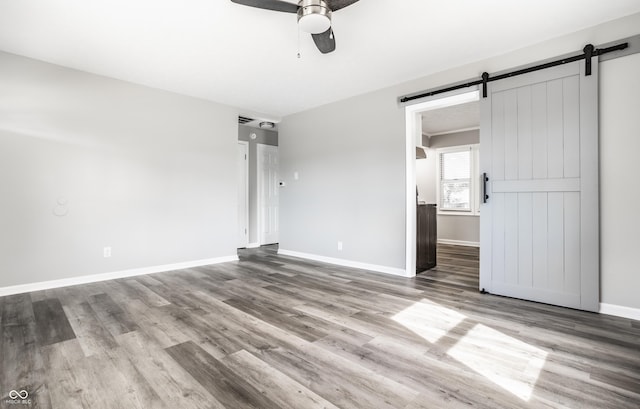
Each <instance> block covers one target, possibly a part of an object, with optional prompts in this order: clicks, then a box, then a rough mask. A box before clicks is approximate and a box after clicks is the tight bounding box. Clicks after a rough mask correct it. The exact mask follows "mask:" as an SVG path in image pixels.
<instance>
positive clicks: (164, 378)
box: [0, 245, 640, 409]
mask: <svg viewBox="0 0 640 409" xmlns="http://www.w3.org/2000/svg"><path fill="white" fill-rule="evenodd" d="M437 257H438V266H437V267H436V268H435V269H432V270H429V271H426V272H424V273H421V274H419V275H418V276H416V277H414V278H403V277H398V276H392V275H385V274H380V273H373V272H369V271H365V270H361V269H355V268H345V267H341V266H336V265H328V264H323V263H320V262H316V261H310V260H303V259H299V258H295V257H289V256H282V255H278V254H277V247H275V246H265V247H261V248H258V249H248V250H241V251H240V252H239V259H240V261H237V262H231V263H224V264H217V265H214V266H205V267H196V268H190V269H185V270H179V271H170V272H164V273H158V274H154V275H150V276H139V277H136V278H126V279H120V280H114V281H104V282H97V283H92V284H86V285H79V286H73V287H63V288H56V289H50V290H44V291H38V292H34V293H30V294H21V295H16V296H9V297H0V331H1V333H0V362H1V365H0V395H4V396H0V398H6V397H7V396H6V395H7V394H8V392H7V391H10V390H12V389H16V388H25V390H29V393H30V397H33V402H32V406H31V407H41V408H54V409H67V408H91V409H93V408H105V409H106V408H109V409H111V408H154V409H155V408H158V409H165V408H167V409H169V408H176V407H179V408H187V409H189V408H212V407H213V408H234V409H235V408H243V407H254V408H257V407H260V408H263V407H264V408H276V407H277V408H306V407H311V408H316V407H327V408H333V407H340V408H367V409H369V408H407V409H420V408H450V407H451V408H461V407H465V408H467V407H470V408H485V409H489V408H491V409H494V408H534V409H537V408H570V409H575V408H581V409H582V408H585V409H596V408H597V409H608V408H613V409H619V408H622V409H626V408H630V409H631V408H633V409H636V408H638V407H640V390H639V389H640V349H639V346H638V345H639V343H638V340H639V339H640V324H638V322H637V321H633V320H628V319H624V318H620V317H611V316H606V315H600V314H594V313H587V312H582V311H576V310H571V309H566V308H560V307H554V306H550V305H546V304H540V303H533V302H528V301H522V300H516V299H511V298H507V297H499V296H492V295H487V294H480V293H479V292H478V262H479V257H478V249H477V248H467V247H461V246H451V245H439V246H438V252H437ZM65 323H66V324H65ZM67 338H68V339H67ZM0 406H1V402H0Z"/></svg>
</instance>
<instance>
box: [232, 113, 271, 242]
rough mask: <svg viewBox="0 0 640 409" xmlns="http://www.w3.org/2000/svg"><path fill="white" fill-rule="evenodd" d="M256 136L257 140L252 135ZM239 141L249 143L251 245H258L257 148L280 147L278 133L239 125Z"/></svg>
mask: <svg viewBox="0 0 640 409" xmlns="http://www.w3.org/2000/svg"><path fill="white" fill-rule="evenodd" d="M252 133H255V134H256V139H251V138H250V135H251V134H252ZM238 140H239V141H246V142H249V244H256V243H258V152H257V148H256V146H257V145H258V144H259V143H261V144H263V145H273V146H278V132H276V131H271V130H268V129H258V128H252V127H250V126H246V125H239V127H238Z"/></svg>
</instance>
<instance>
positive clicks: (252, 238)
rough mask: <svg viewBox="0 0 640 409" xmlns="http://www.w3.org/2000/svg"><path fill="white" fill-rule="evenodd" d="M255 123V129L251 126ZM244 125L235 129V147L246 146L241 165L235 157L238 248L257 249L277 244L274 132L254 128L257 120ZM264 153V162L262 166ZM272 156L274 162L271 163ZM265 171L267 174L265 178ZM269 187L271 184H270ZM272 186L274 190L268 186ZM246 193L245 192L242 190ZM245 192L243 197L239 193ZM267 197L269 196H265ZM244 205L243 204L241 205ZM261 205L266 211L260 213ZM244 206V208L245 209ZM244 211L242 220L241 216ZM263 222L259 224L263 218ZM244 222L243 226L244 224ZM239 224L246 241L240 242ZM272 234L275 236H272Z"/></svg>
mask: <svg viewBox="0 0 640 409" xmlns="http://www.w3.org/2000/svg"><path fill="white" fill-rule="evenodd" d="M254 122H256V126H252V124H253V123H254ZM254 122H250V123H248V124H246V125H245V124H242V123H240V124H239V125H238V144H239V145H238V146H239V149H243V148H241V146H246V149H247V152H246V162H245V163H242V160H243V158H244V156H242V155H243V154H242V153H241V152H240V151H239V153H238V174H239V176H238V236H239V238H238V248H239V249H243V248H248V249H251V248H258V247H260V246H266V245H273V244H274V243H277V242H278V240H277V239H278V237H277V232H278V213H279V210H278V202H277V199H278V197H277V195H278V193H279V191H278V186H277V183H278V163H277V150H278V131H277V128H274V129H262V128H260V127H259V126H258V124H257V120H254ZM265 152H267V160H266V164H265V157H264V155H265ZM274 152H275V159H274V156H273V155H274ZM243 166H246V169H247V176H248V177H247V185H246V188H245V186H244V184H243V182H242V179H241V177H240V175H241V174H242V172H243ZM265 169H266V170H267V173H266V176H264V175H265ZM270 183H271V184H270ZM273 184H275V186H272V185H273ZM245 189H246V190H245ZM245 191H246V195H243V192H245ZM269 193H270V194H271V195H269ZM263 194H267V197H268V198H269V200H267V201H265V200H263V199H262V196H263ZM245 201H246V204H245ZM265 205H266V206H267V211H266V212H265V211H264V207H265ZM245 206H246V207H245ZM243 209H246V219H245V218H244V217H243V215H242V211H243ZM265 217H266V218H267V220H266V221H264V222H263V219H264V218H265ZM245 220H246V222H243V221H245ZM243 223H246V239H244V240H241V239H243V238H242V236H241V233H243V232H244V231H245V230H244V227H243ZM265 225H266V226H267V227H268V229H269V233H270V234H268V235H267V236H266V237H265V234H264V229H263V227H261V226H265ZM274 233H275V235H274Z"/></svg>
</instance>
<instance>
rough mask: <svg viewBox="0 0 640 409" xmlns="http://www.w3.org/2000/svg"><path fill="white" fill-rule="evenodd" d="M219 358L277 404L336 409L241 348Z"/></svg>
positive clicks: (285, 408) (287, 408) (293, 408)
mask: <svg viewBox="0 0 640 409" xmlns="http://www.w3.org/2000/svg"><path fill="white" fill-rule="evenodd" d="M223 362H225V363H226V364H227V366H229V368H231V369H232V370H233V371H234V372H235V373H237V374H238V375H239V376H241V377H242V378H243V379H246V380H247V381H248V382H250V383H251V384H252V385H254V386H255V387H256V388H257V389H258V390H259V391H260V393H261V394H263V395H264V396H266V397H267V398H268V399H269V400H270V401H272V402H274V403H275V404H276V405H277V407H278V408H282V409H299V408H308V409H316V408H317V409H337V406H335V405H334V404H332V403H331V402H329V401H327V400H326V399H324V398H322V397H321V396H319V395H317V394H316V393H314V392H313V391H311V390H309V389H307V388H306V387H305V386H303V385H302V384H300V383H299V382H297V381H295V380H294V379H291V378H290V377H288V376H286V375H285V374H283V373H282V372H280V371H278V370H276V369H275V368H273V367H272V366H270V365H269V364H267V363H265V362H263V361H261V360H260V359H258V358H257V357H256V356H255V355H252V354H250V353H249V352H247V351H245V350H241V351H238V352H236V353H233V354H231V355H229V356H228V357H226V358H225V359H224V361H223Z"/></svg>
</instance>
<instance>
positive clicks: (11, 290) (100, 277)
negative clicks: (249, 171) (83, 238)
mask: <svg viewBox="0 0 640 409" xmlns="http://www.w3.org/2000/svg"><path fill="white" fill-rule="evenodd" d="M237 260H238V256H237V255H234V256H226V257H216V258H210V259H205V260H195V261H185V262H182V263H174V264H164V265H160V266H152V267H142V268H134V269H130V270H122V271H114V272H110V273H102V274H92V275H86V276H80V277H71V278H63V279H60V280H51V281H41V282H38V283H29V284H20V285H14V286H10V287H0V297H2V296H5V295H13V294H22V293H30V292H32V291H41V290H49V289H52V288H59V287H69V286H72V285H78V284H88V283H95V282H98V281H106V280H114V279H116V278H126V277H134V276H140V275H145V274H155V273H162V272H165V271H173V270H181V269H183V268H193V267H200V266H208V265H211V264H220V263H226V262H229V261H237Z"/></svg>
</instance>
